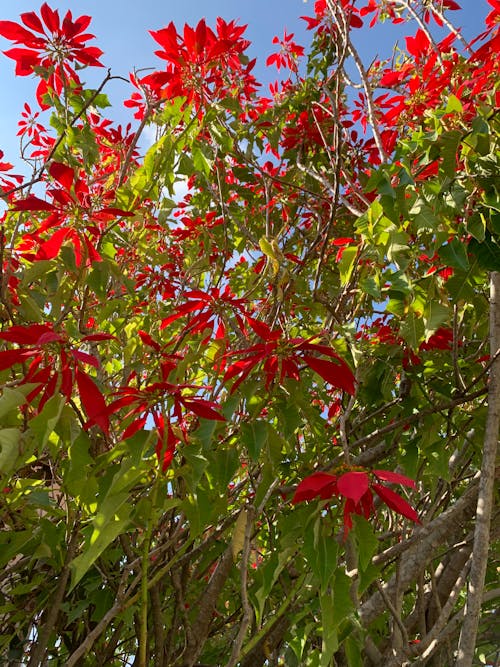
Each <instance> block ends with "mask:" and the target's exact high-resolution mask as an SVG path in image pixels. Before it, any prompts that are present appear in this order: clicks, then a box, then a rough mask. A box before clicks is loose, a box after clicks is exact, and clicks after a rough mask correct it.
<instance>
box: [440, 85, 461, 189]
mask: <svg viewBox="0 0 500 667" xmlns="http://www.w3.org/2000/svg"><path fill="white" fill-rule="evenodd" d="M450 97H451V96H450ZM457 101H458V100H457ZM461 141H462V133H461V132H460V130H450V131H449V132H445V133H444V134H442V135H441V137H440V138H439V144H440V146H441V158H442V160H441V164H440V166H439V171H440V172H442V173H443V174H444V175H445V176H448V177H449V178H453V177H454V176H455V173H456V171H457V152H458V147H459V146H460V142H461Z"/></svg>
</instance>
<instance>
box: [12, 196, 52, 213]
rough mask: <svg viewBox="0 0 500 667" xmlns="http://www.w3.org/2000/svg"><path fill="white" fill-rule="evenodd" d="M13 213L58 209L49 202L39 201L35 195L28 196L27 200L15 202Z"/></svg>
mask: <svg viewBox="0 0 500 667" xmlns="http://www.w3.org/2000/svg"><path fill="white" fill-rule="evenodd" d="M12 210H13V211H55V210H56V207H55V206H54V205H53V204H49V202H48V201H44V200H43V199H39V198H38V197H35V195H28V196H27V197H26V198H25V199H19V200H18V201H16V202H14V206H13V207H12Z"/></svg>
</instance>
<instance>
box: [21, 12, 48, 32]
mask: <svg viewBox="0 0 500 667" xmlns="http://www.w3.org/2000/svg"><path fill="white" fill-rule="evenodd" d="M20 18H21V21H22V22H23V23H24V25H27V26H28V28H31V29H32V30H36V32H41V33H42V35H43V34H44V29H43V25H42V22H41V21H40V19H39V18H38V16H37V15H36V14H35V12H24V14H21V15H20Z"/></svg>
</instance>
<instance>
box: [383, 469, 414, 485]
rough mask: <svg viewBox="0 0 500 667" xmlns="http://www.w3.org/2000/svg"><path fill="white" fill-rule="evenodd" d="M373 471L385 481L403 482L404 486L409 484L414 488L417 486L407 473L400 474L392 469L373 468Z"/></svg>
mask: <svg viewBox="0 0 500 667" xmlns="http://www.w3.org/2000/svg"><path fill="white" fill-rule="evenodd" d="M372 472H373V474H374V475H375V476H376V477H378V479H381V480H383V481H384V482H393V483H394V484H403V485H404V486H409V487H410V488H412V489H415V488H416V486H417V485H416V484H415V482H414V480H413V479H410V478H409V477H406V475H400V474H399V473H398V472H392V470H373V471H372Z"/></svg>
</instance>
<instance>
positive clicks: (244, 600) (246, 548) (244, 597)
mask: <svg viewBox="0 0 500 667" xmlns="http://www.w3.org/2000/svg"><path fill="white" fill-rule="evenodd" d="M244 511H245V512H246V524H245V539H244V544H243V553H242V556H241V563H240V591H241V605H242V609H243V617H242V619H241V623H240V628H239V630H238V634H237V636H236V639H235V640H234V643H233V650H232V651H231V657H230V658H229V660H228V662H227V664H226V667H235V666H236V664H237V662H238V660H239V657H240V652H241V647H242V646H243V642H244V641H245V637H246V634H247V631H248V626H249V625H250V623H251V622H252V619H253V610H252V606H251V604H250V601H249V599H248V565H249V562H248V561H249V558H250V547H251V537H252V530H253V522H254V517H255V508H254V507H253V505H250V506H248V507H247V508H246V510H244Z"/></svg>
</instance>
